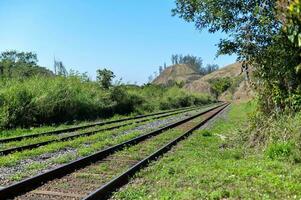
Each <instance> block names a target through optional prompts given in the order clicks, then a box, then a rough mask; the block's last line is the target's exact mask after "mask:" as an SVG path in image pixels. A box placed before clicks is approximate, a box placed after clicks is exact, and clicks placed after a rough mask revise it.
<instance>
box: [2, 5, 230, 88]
mask: <svg viewBox="0 0 301 200" xmlns="http://www.w3.org/2000/svg"><path fill="white" fill-rule="evenodd" d="M174 5H175V3H174V1H173V0H26V1H25V0H0V27H1V28H0V30H1V31H0V51H4V50H8V49H15V50H19V51H33V52H35V53H37V54H38V58H39V64H40V65H42V66H45V67H48V68H50V69H52V68H53V58H54V56H55V57H56V58H58V59H59V60H61V61H63V63H64V64H65V65H66V67H67V69H70V68H72V69H74V70H78V71H80V72H88V74H89V75H90V76H91V77H92V78H94V77H95V71H96V69H98V68H103V67H106V68H109V69H111V70H112V71H114V73H115V74H116V75H117V77H118V78H120V77H122V78H123V81H124V82H130V83H134V82H137V83H139V84H141V83H144V82H147V80H148V76H149V75H151V74H153V72H154V71H157V70H158V67H159V66H160V65H163V64H164V62H166V63H167V64H170V56H171V54H174V53H179V54H193V55H196V56H200V57H202V58H203V60H204V63H205V64H208V63H216V64H219V65H220V66H224V65H227V64H231V63H232V62H234V61H235V57H234V56H222V57H219V58H217V59H215V54H216V51H217V47H216V44H217V43H218V41H219V39H220V38H222V37H224V36H223V35H222V34H209V33H207V32H206V31H202V32H199V31H197V30H196V29H195V28H194V25H193V24H189V23H187V22H185V21H183V20H182V19H179V18H178V17H172V16H171V9H172V8H173V7H174Z"/></svg>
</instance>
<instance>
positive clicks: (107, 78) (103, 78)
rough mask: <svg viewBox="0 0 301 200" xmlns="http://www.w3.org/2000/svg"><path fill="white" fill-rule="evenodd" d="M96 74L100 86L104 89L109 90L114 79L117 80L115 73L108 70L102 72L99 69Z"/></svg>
mask: <svg viewBox="0 0 301 200" xmlns="http://www.w3.org/2000/svg"><path fill="white" fill-rule="evenodd" d="M96 73H97V77H96V78H97V81H98V82H99V84H100V86H101V87H102V88H104V89H109V88H110V87H111V86H112V79H113V78H115V75H114V73H113V72H112V71H111V70H108V69H106V68H104V69H102V70H100V69H98V70H97V71H96Z"/></svg>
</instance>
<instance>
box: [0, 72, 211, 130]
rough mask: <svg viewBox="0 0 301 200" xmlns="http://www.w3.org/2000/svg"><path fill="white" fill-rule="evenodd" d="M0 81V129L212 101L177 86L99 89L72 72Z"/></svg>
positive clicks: (122, 86) (126, 86)
mask: <svg viewBox="0 0 301 200" xmlns="http://www.w3.org/2000/svg"><path fill="white" fill-rule="evenodd" d="M3 81H4V83H2V82H3ZM1 83H2V84H3V85H4V87H1V88H0V129H2V130H4V129H8V128H17V127H34V126H39V125H41V124H44V125H51V124H53V123H56V124H58V123H70V122H71V123H72V122H73V121H74V120H93V119H97V118H108V117H111V116H113V115H114V114H121V115H127V114H131V113H136V114H137V113H140V114H142V113H146V112H151V111H152V112H153V111H158V110H166V109H171V108H180V107H186V106H193V105H204V104H208V103H210V102H212V101H213V99H212V98H211V97H210V96H209V95H204V94H196V93H191V92H188V91H186V90H184V89H181V88H179V87H177V86H174V87H161V86H154V85H144V86H141V87H140V86H128V85H120V86H114V87H112V88H110V89H102V88H101V87H100V86H99V85H98V84H97V83H96V82H93V81H86V80H83V79H82V78H81V77H77V76H71V77H58V76H56V77H39V76H37V77H32V78H28V79H25V80H17V79H11V80H2V81H1Z"/></svg>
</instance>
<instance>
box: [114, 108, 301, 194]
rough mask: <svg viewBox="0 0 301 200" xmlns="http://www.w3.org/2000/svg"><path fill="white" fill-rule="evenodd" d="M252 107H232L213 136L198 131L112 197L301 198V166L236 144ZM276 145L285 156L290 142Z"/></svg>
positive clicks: (220, 120)
mask: <svg viewBox="0 0 301 200" xmlns="http://www.w3.org/2000/svg"><path fill="white" fill-rule="evenodd" d="M254 108H255V105H254V104H250V103H248V104H240V105H232V107H231V110H230V112H229V114H228V118H226V119H219V120H218V121H217V122H216V123H215V124H214V125H213V127H211V128H210V129H209V132H211V134H209V133H208V131H196V132H195V133H194V134H193V135H192V136H191V137H190V138H188V139H187V140H185V141H182V142H181V143H180V144H179V145H178V146H177V147H175V148H173V149H172V151H171V152H170V153H168V154H166V155H165V156H163V157H162V158H161V159H160V160H159V161H157V162H154V163H152V164H151V166H150V167H148V168H146V169H144V170H142V171H141V172H140V173H138V174H137V176H136V177H135V179H133V180H132V181H131V183H130V184H129V185H127V186H125V187H124V188H122V189H121V190H120V191H119V192H117V193H115V194H114V198H116V199H300V198H301V183H300V178H301V165H300V164H296V163H292V162H284V161H283V160H279V159H271V158H270V157H269V156H266V154H265V153H264V152H263V151H251V150H250V149H246V148H244V147H243V146H241V145H232V144H233V141H231V140H232V139H233V138H235V137H234V136H235V135H237V134H240V133H241V130H243V129H244V126H245V124H246V123H247V120H248V114H247V113H248V112H250V111H252V110H254ZM237 142H238V143H240V141H237ZM283 146H284V147H283ZM276 149H278V150H279V149H280V150H279V152H280V155H281V156H283V154H284V155H286V151H287V150H286V149H287V146H286V145H282V146H281V147H277V148H276ZM283 149H285V150H283Z"/></svg>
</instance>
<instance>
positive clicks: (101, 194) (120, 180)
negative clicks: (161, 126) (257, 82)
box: [84, 104, 229, 200]
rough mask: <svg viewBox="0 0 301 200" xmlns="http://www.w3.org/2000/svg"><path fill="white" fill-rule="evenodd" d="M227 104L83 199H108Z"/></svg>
mask: <svg viewBox="0 0 301 200" xmlns="http://www.w3.org/2000/svg"><path fill="white" fill-rule="evenodd" d="M228 105H229V104H226V105H225V106H223V107H221V108H219V109H218V110H217V111H216V112H215V113H214V114H212V115H210V116H209V117H208V118H206V119H205V120H203V121H201V122H200V123H199V124H197V125H196V126H194V127H192V128H191V129H189V130H188V131H186V132H185V133H184V134H182V135H181V136H179V137H177V138H176V139H174V140H172V141H171V142H169V143H168V144H166V145H164V146H163V147H161V148H160V149H158V150H157V151H155V152H154V153H152V154H151V155H149V156H147V157H146V158H144V159H143V160H141V161H140V162H138V163H137V164H135V165H134V166H132V167H130V168H129V169H128V170H126V171H125V172H123V173H122V174H121V175H119V176H117V177H115V178H113V179H112V180H111V181H109V182H108V183H106V184H105V185H103V186H102V187H100V188H99V189H97V190H95V191H94V192H92V193H91V194H90V195H88V196H87V197H85V198H84V200H100V199H108V198H109V197H110V196H111V194H112V193H113V192H114V191H116V190H117V189H118V188H120V187H122V186H123V185H125V184H127V183H128V181H129V180H130V178H131V177H132V176H133V175H134V174H135V173H137V172H138V171H139V170H140V169H142V168H144V167H146V166H148V164H149V163H150V161H153V160H156V159H158V157H159V156H161V155H163V154H164V153H166V152H167V151H169V150H170V149H171V148H172V147H173V146H175V145H176V144H177V143H178V142H180V141H182V140H184V139H186V138H187V137H188V136H189V135H191V134H192V133H193V131H195V130H196V129H198V128H199V127H201V126H203V125H204V124H206V123H207V122H208V121H209V120H211V119H212V118H213V117H215V116H216V115H217V114H218V113H220V112H221V111H222V110H224V109H225V108H226V107H227V106H228Z"/></svg>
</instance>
